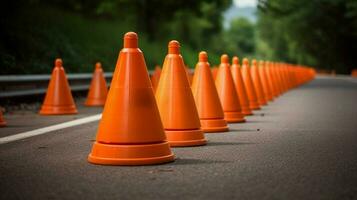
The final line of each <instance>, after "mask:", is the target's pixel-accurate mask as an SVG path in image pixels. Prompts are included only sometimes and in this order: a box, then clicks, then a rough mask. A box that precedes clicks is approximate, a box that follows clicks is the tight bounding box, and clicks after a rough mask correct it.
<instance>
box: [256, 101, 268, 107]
mask: <svg viewBox="0 0 357 200" xmlns="http://www.w3.org/2000/svg"><path fill="white" fill-rule="evenodd" d="M258 103H259V105H260V106H266V105H268V103H267V102H266V101H258Z"/></svg>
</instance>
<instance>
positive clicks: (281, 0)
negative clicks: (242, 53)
mask: <svg viewBox="0 0 357 200" xmlns="http://www.w3.org/2000/svg"><path fill="white" fill-rule="evenodd" d="M259 10H260V11H259V20H258V35H259V37H260V38H261V40H262V41H263V42H265V43H266V44H267V46H269V47H270V50H271V51H273V53H272V55H271V56H272V57H271V59H275V60H286V61H290V62H296V63H301V64H307V65H312V66H316V67H318V68H325V69H336V70H337V72H340V73H349V72H350V71H351V69H352V68H356V67H357V61H356V59H354V54H355V52H356V51H357V3H356V1H354V0H314V1H310V0H299V1H295V0H260V1H259ZM258 53H259V54H262V52H260V49H259V48H258Z"/></svg>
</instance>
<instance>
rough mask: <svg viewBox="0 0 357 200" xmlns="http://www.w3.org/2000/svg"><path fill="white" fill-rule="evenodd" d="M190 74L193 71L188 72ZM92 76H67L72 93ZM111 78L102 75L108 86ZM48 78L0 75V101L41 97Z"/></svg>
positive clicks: (42, 76) (80, 89)
mask: <svg viewBox="0 0 357 200" xmlns="http://www.w3.org/2000/svg"><path fill="white" fill-rule="evenodd" d="M152 73H153V70H149V74H152ZM190 73H193V71H192V70H190ZM92 76H93V73H78V74H67V79H68V81H69V84H70V86H71V90H72V92H78V91H86V90H88V89H89V85H90V82H91V80H92ZM112 76H113V73H111V72H106V73H104V77H105V79H106V80H107V84H108V86H109V85H110V81H111V79H112ZM50 78H51V75H50V74H33V75H0V99H6V98H18V97H25V96H31V95H43V94H45V93H46V91H47V87H48V83H49V81H50Z"/></svg>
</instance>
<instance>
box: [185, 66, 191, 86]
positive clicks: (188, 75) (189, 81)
mask: <svg viewBox="0 0 357 200" xmlns="http://www.w3.org/2000/svg"><path fill="white" fill-rule="evenodd" d="M185 71H186V75H187V79H188V83H189V84H190V85H191V84H192V79H193V75H192V74H191V72H190V68H189V67H188V66H187V65H186V66H185Z"/></svg>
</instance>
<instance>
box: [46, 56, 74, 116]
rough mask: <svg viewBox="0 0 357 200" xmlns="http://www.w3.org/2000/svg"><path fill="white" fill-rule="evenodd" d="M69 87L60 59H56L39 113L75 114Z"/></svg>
mask: <svg viewBox="0 0 357 200" xmlns="http://www.w3.org/2000/svg"><path fill="white" fill-rule="evenodd" d="M76 113H77V109H76V105H75V104H74V101H73V97H72V93H71V88H70V87H69V84H68V81H67V77H66V72H65V71H64V68H63V66H62V60H61V59H59V58H58V59H56V61H55V67H54V69H53V71H52V75H51V80H50V83H49V85H48V88H47V92H46V97H45V100H44V102H43V104H42V107H41V110H40V114H41V115H61V114H76Z"/></svg>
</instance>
